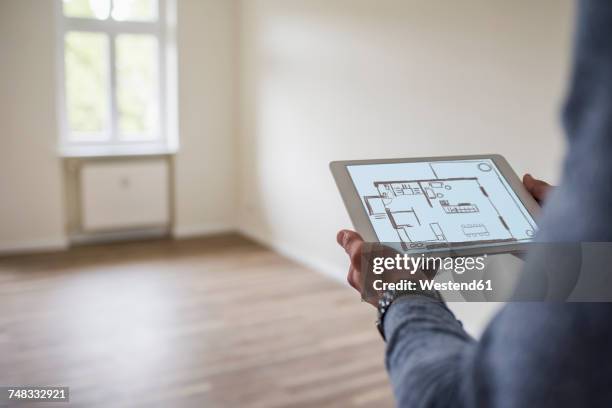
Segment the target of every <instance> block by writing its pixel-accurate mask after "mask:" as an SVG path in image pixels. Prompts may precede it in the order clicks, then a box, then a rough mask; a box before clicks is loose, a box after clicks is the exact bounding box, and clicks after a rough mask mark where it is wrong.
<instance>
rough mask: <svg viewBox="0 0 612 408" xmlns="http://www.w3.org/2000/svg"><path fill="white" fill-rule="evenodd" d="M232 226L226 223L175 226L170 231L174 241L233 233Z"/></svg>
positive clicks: (234, 229)
mask: <svg viewBox="0 0 612 408" xmlns="http://www.w3.org/2000/svg"><path fill="white" fill-rule="evenodd" d="M235 231H236V228H234V226H233V225H230V224H226V223H211V224H203V225H184V226H176V227H174V229H173V230H172V237H173V238H176V239H182V238H193V237H205V236H207V235H215V234H222V233H227V232H235Z"/></svg>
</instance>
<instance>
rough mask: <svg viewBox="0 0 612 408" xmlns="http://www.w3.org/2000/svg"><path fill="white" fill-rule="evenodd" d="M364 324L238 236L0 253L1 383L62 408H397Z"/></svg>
mask: <svg viewBox="0 0 612 408" xmlns="http://www.w3.org/2000/svg"><path fill="white" fill-rule="evenodd" d="M373 321H374V312H373V310H372V309H371V308H370V307H369V306H367V305H365V304H361V303H360V302H359V300H358V297H357V296H356V295H355V294H354V293H353V292H352V291H351V290H348V289H347V288H345V287H344V286H342V285H340V284H338V283H336V282H333V281H330V280H329V279H327V278H325V277H323V276H321V275H319V274H317V273H316V272H314V271H311V270H308V269H306V268H304V267H302V266H299V265H296V264H295V263H293V262H291V261H289V260H287V259H285V258H283V257H281V256H279V255H278V254H276V253H274V252H273V251H270V250H269V249H267V248H264V247H262V246H259V245H257V244H255V243H253V242H251V241H248V240H246V239H244V238H242V237H239V236H235V235H228V236H220V237H215V238H207V239H193V240H186V241H169V240H159V241H148V242H136V243H127V244H126V243H123V244H108V245H100V246H86V247H78V248H74V249H71V250H70V251H67V252H60V253H51V254H41V255H29V256H14V257H4V258H0V355H1V356H2V358H0V384H6V385H9V384H10V385H23V384H32V385H43V384H44V385H65V386H70V387H71V403H70V404H69V406H71V407H81V406H82V407H111V406H112V407H141V406H142V407H157V406H158V407H191V406H194V407H196V406H197V407H247V408H248V407H252V408H257V407H264V408H268V407H270V408H272V407H367V406H376V407H387V406H393V400H392V397H391V393H390V388H389V385H388V381H387V378H386V374H385V371H384V366H383V345H382V342H381V341H380V339H379V337H378V334H377V333H376V331H375V329H374V325H373ZM21 406H24V405H21ZM37 406H41V405H39V404H37ZM47 406H50V405H47ZM57 406H66V405H65V404H63V405H62V404H58V405H57Z"/></svg>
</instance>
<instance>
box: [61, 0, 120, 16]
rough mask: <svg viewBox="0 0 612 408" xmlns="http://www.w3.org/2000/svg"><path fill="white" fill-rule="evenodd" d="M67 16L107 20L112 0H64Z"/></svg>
mask: <svg viewBox="0 0 612 408" xmlns="http://www.w3.org/2000/svg"><path fill="white" fill-rule="evenodd" d="M63 3H64V15H65V16H66V17H79V18H95V19H98V20H105V19H107V18H108V16H109V14H110V0H63Z"/></svg>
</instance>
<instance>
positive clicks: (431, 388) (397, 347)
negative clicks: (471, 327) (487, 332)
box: [384, 296, 476, 407]
mask: <svg viewBox="0 0 612 408" xmlns="http://www.w3.org/2000/svg"><path fill="white" fill-rule="evenodd" d="M384 329H385V335H386V338H387V352H386V365H387V370H388V371H389V375H390V378H391V382H392V385H393V389H394V394H395V397H396V400H397V403H398V406H399V407H438V406H440V407H447V406H456V407H459V405H456V404H451V401H453V400H454V399H455V400H456V395H455V394H456V393H457V392H458V391H459V390H458V387H459V381H458V377H459V376H460V374H461V372H463V371H464V370H465V368H466V365H468V364H469V360H468V359H469V355H470V354H471V351H472V350H473V348H474V347H475V345H476V343H475V341H474V340H473V339H472V338H471V337H470V336H469V335H468V334H467V333H466V332H465V330H464V329H463V326H462V325H461V322H459V321H458V320H457V319H456V318H455V316H454V315H453V313H452V312H451V311H450V310H449V309H448V307H447V306H446V305H445V304H444V303H442V302H440V301H438V300H436V299H433V298H428V297H425V296H404V297H401V298H399V299H397V300H396V301H395V302H393V304H392V305H391V307H390V308H389V310H388V312H387V314H386V316H385V320H384Z"/></svg>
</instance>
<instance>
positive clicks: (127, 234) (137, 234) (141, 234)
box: [70, 227, 169, 245]
mask: <svg viewBox="0 0 612 408" xmlns="http://www.w3.org/2000/svg"><path fill="white" fill-rule="evenodd" d="M168 235H169V231H168V227H151V228H141V229H133V230H124V231H121V230H119V231H107V232H95V233H84V234H76V235H73V236H71V237H70V243H71V244H73V245H81V244H104V243H108V242H120V241H132V240H140V239H155V238H164V237H167V236H168Z"/></svg>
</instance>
